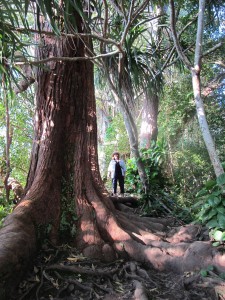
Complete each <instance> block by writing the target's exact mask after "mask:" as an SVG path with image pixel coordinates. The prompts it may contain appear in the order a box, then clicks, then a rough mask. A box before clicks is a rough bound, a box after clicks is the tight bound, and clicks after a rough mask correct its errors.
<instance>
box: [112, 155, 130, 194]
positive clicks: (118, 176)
mask: <svg viewBox="0 0 225 300" xmlns="http://www.w3.org/2000/svg"><path fill="white" fill-rule="evenodd" d="M125 173H126V165H125V162H124V161H123V160H122V159H120V154H119V152H114V153H113V154H112V160H111V161H110V163H109V167H108V177H110V178H111V179H112V186H113V195H114V196H117V181H119V186H120V194H121V196H122V197H124V178H125Z"/></svg>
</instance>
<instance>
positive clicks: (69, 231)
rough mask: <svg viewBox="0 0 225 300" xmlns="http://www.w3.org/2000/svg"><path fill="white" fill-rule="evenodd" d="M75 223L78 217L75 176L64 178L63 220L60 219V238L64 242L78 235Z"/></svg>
mask: <svg viewBox="0 0 225 300" xmlns="http://www.w3.org/2000/svg"><path fill="white" fill-rule="evenodd" d="M75 221H77V216H76V212H75V202H74V192H73V176H70V177H69V178H67V179H66V178H64V179H63V182H62V195H61V218H60V228H59V230H60V237H61V239H62V240H66V239H70V238H71V237H74V236H75V234H76V226H75Z"/></svg>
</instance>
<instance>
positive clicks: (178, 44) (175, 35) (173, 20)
mask: <svg viewBox="0 0 225 300" xmlns="http://www.w3.org/2000/svg"><path fill="white" fill-rule="evenodd" d="M170 10H171V13H170V24H171V32H172V37H173V41H174V45H175V47H176V50H177V53H178V55H179V57H180V59H181V60H182V61H183V63H184V64H185V65H186V67H187V68H188V69H191V68H192V66H191V63H190V62H189V60H188V58H187V57H186V56H185V55H184V53H183V50H182V48H181V45H180V43H179V40H178V37H177V32H176V26H175V8H174V1H173V0H170Z"/></svg>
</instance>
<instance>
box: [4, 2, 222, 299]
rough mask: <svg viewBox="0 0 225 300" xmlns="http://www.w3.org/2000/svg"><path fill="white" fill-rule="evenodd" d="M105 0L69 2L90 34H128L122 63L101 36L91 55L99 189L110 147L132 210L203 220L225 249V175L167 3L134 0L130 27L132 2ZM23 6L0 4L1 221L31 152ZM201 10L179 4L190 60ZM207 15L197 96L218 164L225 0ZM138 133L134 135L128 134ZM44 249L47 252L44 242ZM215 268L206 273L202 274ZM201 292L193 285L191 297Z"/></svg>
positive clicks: (30, 47) (64, 226)
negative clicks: (218, 169) (123, 168)
mask: <svg viewBox="0 0 225 300" xmlns="http://www.w3.org/2000/svg"><path fill="white" fill-rule="evenodd" d="M84 2H85V1H84ZM103 2H104V5H103V4H99V3H98V1H87V2H85V4H84V3H82V1H77V2H76V1H75V2H73V1H71V3H73V7H74V8H75V9H76V10H77V11H79V10H80V7H81V6H82V5H83V7H84V11H85V14H88V18H87V20H86V22H89V26H90V27H91V28H92V27H93V28H94V30H93V32H98V34H99V32H101V34H102V36H103V38H104V39H111V40H115V41H116V40H118V39H119V37H121V39H124V40H125V42H124V44H123V46H124V48H123V52H125V53H126V56H125V58H123V59H122V60H120V58H115V56H114V54H112V55H111V56H110V55H109V56H108V57H109V58H104V54H105V53H106V52H107V51H108V52H109V53H110V51H111V52H113V51H115V50H114V47H113V46H114V43H112V45H108V44H107V45H108V48H107V47H106V46H105V45H104V44H101V42H99V41H96V40H94V41H93V47H94V49H95V51H96V53H95V54H96V55H103V56H102V61H100V62H98V60H96V63H94V88H95V98H96V115H97V126H98V131H97V141H98V160H99V168H100V172H101V177H102V179H103V181H104V183H105V186H106V188H107V189H108V191H109V193H110V192H111V182H110V181H109V180H108V179H107V177H106V175H107V167H108V164H109V161H110V159H111V155H112V152H113V151H115V150H116V151H119V152H120V154H121V157H122V158H123V159H124V160H125V162H126V165H127V172H126V181H125V186H126V188H125V189H126V195H125V197H134V198H137V199H138V201H137V203H138V204H137V207H135V210H136V213H137V214H138V215H141V216H144V217H145V216H150V217H159V218H161V217H171V218H173V220H175V223H176V224H179V225H180V224H190V223H192V222H195V223H200V224H202V225H203V226H205V225H206V228H207V230H208V232H209V235H210V238H211V240H212V243H213V245H214V246H215V247H218V246H219V247H223V244H224V241H225V214H224V212H225V207H224V203H223V202H224V196H223V188H222V189H221V186H224V184H225V179H224V174H222V176H217V175H216V174H215V169H214V167H213V165H212V161H211V160H210V157H209V153H208V151H207V147H206V144H205V141H204V139H203V137H202V131H201V128H200V126H199V123H198V118H197V114H196V107H195V96H194V91H193V86H192V75H191V73H190V71H189V70H188V69H187V68H186V67H185V63H184V62H183V61H182V60H181V59H180V57H179V56H178V55H177V53H176V51H175V47H174V43H173V38H172V35H171V33H170V26H171V24H170V21H169V15H170V14H171V12H170V7H169V3H168V4H165V3H162V2H161V1H153V2H151V1H138V3H135V1H132V5H133V6H134V7H135V8H136V9H137V10H136V11H138V7H139V5H140V7H141V6H142V5H144V4H145V9H143V10H140V15H139V17H138V18H137V19H136V20H135V21H134V22H133V23H132V26H131V25H130V26H127V27H125V29H126V30H124V26H125V25H124V23H123V13H124V15H125V16H127V18H128V17H129V14H128V13H129V5H128V2H129V1H128V2H127V1H122V2H121V3H118V2H117V1H103ZM139 2H140V3H139ZM171 2H173V1H171ZM28 3H29V1H25V2H24V3H22V4H21V3H19V2H17V1H12V2H5V1H1V14H0V18H1V19H0V20H1V23H2V24H3V25H4V26H3V27H2V29H1V65H0V66H1V102H0V120H1V127H0V175H1V178H0V179H1V182H0V186H1V194H0V222H1V223H0V225H1V226H2V225H3V222H4V220H5V218H6V216H7V215H8V214H10V213H11V212H12V211H13V209H14V208H15V202H17V203H19V202H20V200H21V199H20V197H21V195H22V192H21V194H20V192H19V198H18V189H17V188H18V186H19V190H20V188H21V187H22V188H25V186H26V182H27V176H28V172H29V166H30V157H31V154H32V143H33V136H34V114H35V105H36V98H35V91H36V89H37V82H36V79H35V71H34V68H33V67H32V68H31V67H30V66H32V63H31V64H24V62H25V61H26V60H27V61H29V60H32V58H33V56H34V48H35V42H34V36H33V35H32V30H30V29H29V26H30V27H32V26H34V18H33V11H32V10H33V8H32V5H33V4H32V5H31V7H30V8H29V9H28V6H27V5H28ZM37 5H38V6H40V10H39V11H38V13H39V14H40V11H41V12H42V13H43V15H45V16H48V17H49V18H50V20H51V18H52V20H54V18H53V15H52V11H51V9H50V7H48V6H46V7H45V6H44V4H43V3H42V1H40V2H37ZM135 5H136V6H135ZM199 6H200V4H199V3H198V1H177V3H176V10H177V11H176V12H177V15H176V25H177V30H178V31H179V32H180V35H179V40H180V44H181V46H182V49H183V52H184V53H188V54H187V57H188V58H189V59H190V60H191V59H192V58H193V56H194V51H195V50H194V47H195V46H194V45H195V41H196V37H197V34H196V35H195V34H193V32H196V30H197V23H196V19H197V18H196V14H197V12H198V8H199ZM106 8H107V9H106ZM20 10H21V12H20ZM205 11H206V14H205V19H206V21H205V23H206V25H205V29H204V51H205V53H206V54H205V56H203V55H202V57H203V58H202V60H203V61H202V64H201V96H202V99H203V103H204V109H205V113H206V117H207V121H208V125H209V128H210V132H211V135H212V138H213V141H214V143H215V145H216V153H217V155H218V157H219V160H220V161H221V165H222V166H223V168H224V166H225V134H224V132H225V122H224V121H225V95H224V84H225V81H224V78H225V72H224V68H225V62H224V30H225V25H224V22H225V21H224V20H225V7H224V4H223V1H221V2H220V1H215V2H214V1H209V3H207V5H206V10H205ZM106 12H108V14H109V16H108V17H107V18H108V22H109V24H108V25H106V24H104V22H102V21H101V20H102V19H104V18H106V15H105V14H106ZM115 12H117V14H116V13H115ZM36 13H37V12H36ZM24 16H26V17H25V18H24ZM27 23H28V24H29V26H27ZM67 25H68V24H67ZM51 26H52V28H53V33H54V34H55V35H56V36H57V34H59V33H58V32H57V30H58V28H57V26H56V23H54V21H51ZM65 26H66V25H65ZM107 26H108V28H109V31H107V30H108V28H107ZM15 28H17V29H18V28H23V29H21V30H17V29H15ZM32 28H33V27H32ZM38 29H40V28H38ZM38 29H37V32H38ZM125 31H126V36H125V37H124V36H123V33H124V32H125ZM37 32H36V33H37ZM106 32H107V34H106ZM109 32H110V35H109ZM217 45H219V46H218V47H217ZM96 49H97V50H96ZM99 49H100V50H99ZM106 50H107V51H106ZM98 51H99V52H98ZM121 61H122V62H121ZM119 66H121V67H123V68H124V70H125V71H124V73H123V74H122V75H121V70H119ZM25 68H26V69H25ZM42 68H44V67H43V66H42ZM24 74H25V75H24ZM107 74H108V75H107ZM24 81H25V83H24ZM21 82H22V85H21ZM21 86H22V87H21ZM132 122H133V123H132ZM129 124H132V126H133V127H134V125H135V126H136V129H134V128H133V129H132V130H133V131H132V130H131V131H132V133H130V130H129ZM132 126H131V127H132ZM135 130H136V131H137V135H136V134H134V132H135ZM132 134H133V136H132ZM134 136H135V138H137V141H138V144H137V141H136V142H132V138H133V137H134ZM135 147H136V148H135ZM137 151H138V152H137ZM139 162H141V163H142V165H143V166H144V171H145V176H144V177H143V178H141V176H140V173H139V171H140V167H139V166H138V164H139ZM12 181H13V182H14V183H15V186H16V188H15V187H14V186H13V185H12V183H11V182H12ZM20 185H21V186H20ZM16 197H17V198H16ZM129 208H130V207H129ZM60 230H61V236H63V235H64V236H66V237H67V236H68V235H70V234H71V235H73V234H75V233H74V232H76V229H75V227H74V226H71V222H70V221H69V220H68V218H66V217H65V218H64V217H63V216H62V218H61V223H60ZM49 249H50V248H49ZM44 250H46V251H47V250H48V246H46V248H44ZM58 251H59V250H58ZM72 257H73V256H72ZM76 257H77V256H76ZM76 257H74V259H75V258H76ZM78 260H79V259H78ZM211 271H212V270H211V269H209V270H203V271H202V274H203V275H204V274H208V272H211ZM204 272H205V273H204ZM146 276H147V275H146ZM221 277H223V274H222V275H221ZM96 284H97V283H96ZM99 284H100V283H99ZM128 289H129V287H128ZM176 293H177V291H176ZM198 293H199V292H198V291H197V292H196V297H197V296H198V295H199V294H198ZM127 297H128V298H127V299H129V297H130V296H128V295H127ZM155 297H156V295H155ZM161 297H162V296H161ZM167 297H168V295H167ZM212 297H213V296H212ZM25 299H26V298H25ZM27 299H28V298H27ZM77 299H79V298H77ZM121 299H122V298H121ZM124 299H125V298H124ZM137 299H138V298H137ZM140 299H141V298H140ZM143 299H144V298H143ZM158 299H163V298H158ZM171 299H172V298H171ZM187 299H189V298H187ZM190 299H191V298H190ZM193 299H194V298H193ZM210 299H213V298H210Z"/></svg>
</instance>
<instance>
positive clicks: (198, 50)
mask: <svg viewBox="0 0 225 300" xmlns="http://www.w3.org/2000/svg"><path fill="white" fill-rule="evenodd" d="M205 3H206V0H199V13H198V27H197V35H196V45H195V58H194V66H192V65H191V63H190V62H189V60H188V58H187V57H186V56H185V54H184V53H183V52H182V48H181V45H180V43H179V40H178V37H177V32H176V28H175V8H174V1H173V0H170V8H171V30H172V35H173V40H174V44H175V46H176V49H177V53H178V55H179V57H180V59H181V60H182V61H183V63H184V64H185V66H186V67H187V68H188V69H189V70H190V71H191V74H192V86H193V92H194V98H195V105H196V110H197V116H198V121H199V126H200V129H201V132H202V136H203V139H204V142H205V145H206V148H207V150H208V154H209V157H210V160H211V163H212V166H213V168H214V172H215V175H216V177H219V176H220V175H222V174H224V170H223V167H222V164H221V162H220V159H219V157H218V154H217V151H216V147H215V144H214V142H213V138H212V135H211V133H210V130H209V126H208V123H207V119H206V115H205V110H204V104H203V101H202V98H201V79H200V73H201V64H202V42H203V33H204V12H205Z"/></svg>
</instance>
